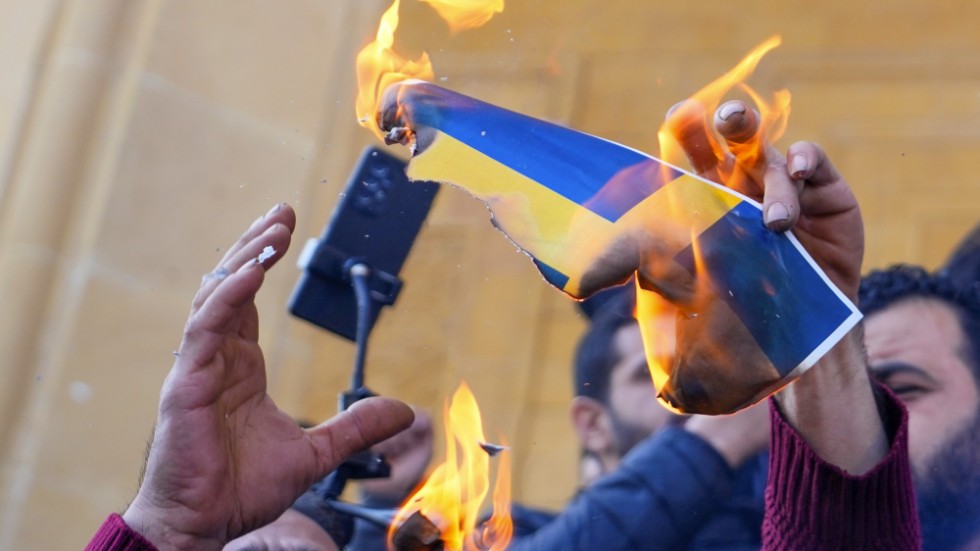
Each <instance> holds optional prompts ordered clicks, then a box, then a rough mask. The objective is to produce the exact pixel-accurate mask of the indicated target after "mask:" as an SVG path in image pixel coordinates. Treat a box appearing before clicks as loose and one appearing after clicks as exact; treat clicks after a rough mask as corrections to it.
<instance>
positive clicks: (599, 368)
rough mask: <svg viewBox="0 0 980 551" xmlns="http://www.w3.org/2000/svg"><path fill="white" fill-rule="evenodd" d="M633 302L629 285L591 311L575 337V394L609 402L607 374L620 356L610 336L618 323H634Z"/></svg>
mask: <svg viewBox="0 0 980 551" xmlns="http://www.w3.org/2000/svg"><path fill="white" fill-rule="evenodd" d="M635 303H636V296H635V292H633V289H632V288H629V289H627V290H626V291H625V292H622V293H620V294H619V296H616V297H614V298H611V299H610V300H608V301H607V302H606V303H605V304H603V305H602V306H601V308H599V309H598V310H596V311H595V313H594V314H593V315H592V323H590V324H589V328H588V329H586V331H585V333H584V334H583V335H582V337H581V338H580V339H579V342H578V349H577V350H576V352H575V388H574V389H573V391H574V394H575V396H588V397H589V398H592V399H595V400H598V401H599V402H601V403H603V404H608V403H609V402H608V400H609V378H610V375H611V374H612V370H613V367H614V366H615V365H616V363H617V362H619V360H621V358H620V357H619V355H618V354H617V352H616V348H615V346H614V345H615V343H614V337H615V335H616V332H617V331H619V330H620V329H621V328H622V327H624V326H626V325H629V324H631V323H636V318H635V317H634V315H633V313H634V310H635V306H634V305H635Z"/></svg>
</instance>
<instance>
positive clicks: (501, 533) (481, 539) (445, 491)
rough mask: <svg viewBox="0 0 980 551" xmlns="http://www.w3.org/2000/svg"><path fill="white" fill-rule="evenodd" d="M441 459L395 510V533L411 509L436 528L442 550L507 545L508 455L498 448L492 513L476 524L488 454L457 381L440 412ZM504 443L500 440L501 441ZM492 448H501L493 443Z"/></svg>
mask: <svg viewBox="0 0 980 551" xmlns="http://www.w3.org/2000/svg"><path fill="white" fill-rule="evenodd" d="M445 420H446V461H445V462H444V463H442V464H441V465H439V466H438V467H436V468H435V470H433V471H432V474H431V475H430V476H429V478H428V480H426V482H425V483H424V484H423V485H422V487H421V488H419V489H418V490H416V491H415V493H413V494H412V495H411V496H410V497H409V498H408V500H407V501H406V502H405V504H404V505H403V506H402V508H401V510H399V511H398V515H397V516H396V518H395V520H394V522H392V529H391V531H390V532H389V535H388V537H389V541H391V538H392V536H393V534H394V533H395V531H396V530H397V529H398V527H399V526H401V524H402V523H404V522H405V520H407V519H408V518H409V517H411V516H412V515H413V514H415V513H416V512H419V513H421V514H422V515H424V516H425V517H426V518H427V519H428V520H429V521H431V522H433V523H434V524H435V525H436V526H438V527H439V530H440V531H441V536H442V540H443V543H444V545H445V548H446V549H448V550H453V551H463V550H465V551H477V550H491V551H502V550H503V549H505V548H506V547H507V545H508V544H509V543H510V539H511V537H512V535H513V523H512V521H511V517H510V457H509V454H508V453H506V449H505V448H504V451H503V453H499V454H497V455H496V457H495V461H497V462H498V466H497V480H496V483H495V485H494V490H493V497H492V502H493V516H492V517H491V518H490V519H489V520H488V521H487V522H486V523H484V525H483V526H480V527H478V526H477V521H478V520H479V516H480V508H481V506H482V505H483V501H484V499H485V498H486V496H487V493H488V491H489V489H490V454H489V453H488V452H487V451H486V450H485V449H484V446H486V445H487V444H485V442H486V438H485V437H484V435H483V424H482V421H481V418H480V409H479V406H477V403H476V398H474V397H473V393H472V392H471V391H470V389H469V387H468V386H467V385H466V383H462V384H460V386H459V388H458V389H457V390H456V392H455V394H453V398H452V402H451V404H450V405H449V406H448V408H446V410H445ZM504 446H506V443H504ZM496 448H502V447H500V446H495V449H496Z"/></svg>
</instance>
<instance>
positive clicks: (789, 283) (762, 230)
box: [676, 202, 852, 376]
mask: <svg viewBox="0 0 980 551" xmlns="http://www.w3.org/2000/svg"><path fill="white" fill-rule="evenodd" d="M694 250H698V251H699V253H700V255H701V259H702V266H703V267H704V269H705V271H706V272H707V274H700V275H699V277H704V276H705V275H707V280H708V281H709V283H710V285H711V286H712V288H713V290H714V292H715V294H716V295H717V296H718V297H719V298H721V299H722V300H723V301H725V302H726V303H727V304H728V306H729V308H731V309H732V310H733V311H734V312H735V314H736V315H737V316H738V318H739V319H740V320H741V321H742V323H743V324H744V325H745V327H746V328H747V329H748V330H749V332H750V333H751V334H752V336H753V337H754V338H755V340H756V342H757V343H758V344H759V347H760V348H762V350H763V351H764V352H765V354H766V356H768V357H769V359H770V361H772V363H773V365H774V366H775V367H776V370H777V371H778V372H779V374H780V375H782V376H786V375H788V374H789V373H790V372H791V371H793V370H794V369H796V368H797V367H798V366H799V365H800V364H801V363H802V362H803V360H804V359H806V357H807V356H808V355H809V354H810V353H811V352H812V351H813V350H816V349H817V347H819V346H820V345H821V344H823V343H824V342H825V341H826V340H827V339H828V338H830V336H831V335H832V334H833V333H834V332H835V331H836V330H837V329H838V327H840V326H841V325H842V324H843V323H845V322H846V321H847V320H848V318H850V316H851V314H852V310H851V309H850V308H849V307H848V305H847V304H846V303H844V302H843V301H842V300H841V299H840V298H839V297H838V296H837V294H836V293H835V292H834V289H833V288H831V287H829V286H828V285H827V283H826V282H825V281H824V280H823V279H822V278H821V276H820V274H819V273H818V272H817V271H815V270H814V269H813V267H812V266H811V265H810V264H809V262H808V261H807V259H806V258H805V257H804V256H803V253H802V252H801V251H800V250H799V249H798V248H797V247H796V246H794V244H793V243H792V242H791V241H790V240H789V239H787V238H785V236H782V235H779V234H776V233H773V232H772V231H770V230H768V229H767V228H766V227H765V225H764V224H763V221H762V214H761V211H760V210H759V209H758V208H756V207H754V206H752V205H750V204H748V203H744V202H743V203H742V204H740V205H738V206H737V207H735V208H733V209H732V210H731V211H729V212H728V213H727V214H726V215H725V216H723V217H722V218H721V219H719V220H718V221H717V222H716V223H715V224H714V225H712V226H711V227H710V228H708V229H707V230H706V231H704V232H702V233H701V234H700V235H699V236H698V237H697V238H696V239H695V244H693V245H691V246H688V247H686V248H685V249H684V250H682V251H681V252H680V253H679V254H678V255H677V257H676V259H677V261H678V262H679V263H680V264H681V265H682V266H684V267H685V268H686V269H687V270H688V271H689V272H691V273H692V274H694V273H695V258H694ZM789 274H792V277H788V275H789Z"/></svg>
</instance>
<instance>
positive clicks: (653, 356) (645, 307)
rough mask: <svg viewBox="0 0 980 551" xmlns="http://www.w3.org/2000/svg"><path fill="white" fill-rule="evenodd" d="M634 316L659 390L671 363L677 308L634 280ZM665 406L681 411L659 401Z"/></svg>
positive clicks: (666, 377)
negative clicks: (639, 321)
mask: <svg viewBox="0 0 980 551" xmlns="http://www.w3.org/2000/svg"><path fill="white" fill-rule="evenodd" d="M634 315H635V317H636V319H637V320H641V323H640V324H639V326H640V336H641V337H642V338H643V350H644V352H646V357H647V368H648V369H649V370H650V377H651V378H652V379H653V386H654V388H656V389H661V388H663V387H664V385H665V384H667V379H668V378H669V376H670V370H671V364H672V362H673V357H672V356H673V352H674V346H675V344H674V338H675V328H674V319H675V317H676V315H677V308H676V307H675V306H674V305H673V304H671V303H670V302H668V301H667V299H665V298H663V297H662V296H660V295H659V294H657V293H655V292H653V291H648V290H646V289H643V288H642V287H640V284H639V281H637V283H636V311H635V312H634ZM660 402H661V404H662V405H663V406H664V407H666V408H667V409H669V410H671V411H673V412H675V413H681V412H680V411H679V410H677V408H675V407H673V406H672V405H670V404H668V403H666V401H665V400H662V399H661V400H660Z"/></svg>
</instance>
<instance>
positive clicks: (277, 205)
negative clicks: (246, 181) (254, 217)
mask: <svg viewBox="0 0 980 551" xmlns="http://www.w3.org/2000/svg"><path fill="white" fill-rule="evenodd" d="M281 208H282V203H276V205H275V206H274V207H272V208H271V209H269V212H267V213H265V215H266V216H272V215H273V214H275V213H276V212H278V211H279V209H281Z"/></svg>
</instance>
